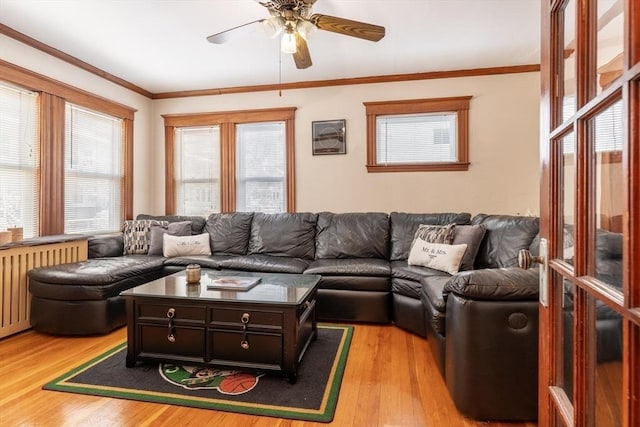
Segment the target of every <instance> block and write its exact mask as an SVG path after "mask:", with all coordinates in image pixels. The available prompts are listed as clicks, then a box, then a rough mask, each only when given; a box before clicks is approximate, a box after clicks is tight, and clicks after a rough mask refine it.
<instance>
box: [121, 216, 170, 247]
mask: <svg viewBox="0 0 640 427" xmlns="http://www.w3.org/2000/svg"><path fill="white" fill-rule="evenodd" d="M152 225H160V226H163V227H166V226H168V225H169V222H168V221H156V220H155V219H139V220H130V221H125V222H124V230H123V232H124V235H123V240H124V251H123V255H142V254H146V253H147V252H149V244H150V242H151V226H152Z"/></svg>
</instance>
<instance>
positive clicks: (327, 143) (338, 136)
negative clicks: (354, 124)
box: [311, 119, 347, 156]
mask: <svg viewBox="0 0 640 427" xmlns="http://www.w3.org/2000/svg"><path fill="white" fill-rule="evenodd" d="M311 128H312V135H313V142H312V143H313V155H314V156H315V155H322V154H346V153H347V138H346V134H347V124H346V120H344V119H343V120H324V121H321V122H312V123H311Z"/></svg>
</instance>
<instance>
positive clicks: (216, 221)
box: [204, 212, 253, 255]
mask: <svg viewBox="0 0 640 427" xmlns="http://www.w3.org/2000/svg"><path fill="white" fill-rule="evenodd" d="M252 218H253V213H252V212H233V213H214V214H211V215H209V218H207V223H206V225H205V226H204V231H205V233H209V239H210V245H211V251H212V252H213V253H214V254H216V255H245V254H246V253H247V248H248V246H249V236H250V235H251V220H252Z"/></svg>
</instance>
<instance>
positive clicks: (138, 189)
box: [0, 34, 155, 213]
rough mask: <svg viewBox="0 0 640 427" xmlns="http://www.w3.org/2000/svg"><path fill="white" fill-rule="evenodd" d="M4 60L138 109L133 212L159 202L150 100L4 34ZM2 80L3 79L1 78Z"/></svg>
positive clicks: (0, 54)
mask: <svg viewBox="0 0 640 427" xmlns="http://www.w3.org/2000/svg"><path fill="white" fill-rule="evenodd" d="M0 59H2V60H4V61H7V62H10V63H12V64H15V65H18V66H20V67H23V68H26V69H28V70H31V71H34V72H36V73H39V74H42V75H45V76H47V77H50V78H53V79H55V80H58V81H61V82H64V83H67V84H69V85H71V86H74V87H76V88H79V89H83V90H85V91H87V92H91V93H93V94H96V95H99V96H101V97H103V98H106V99H109V100H111V101H115V102H118V103H120V104H123V105H126V106H128V107H131V108H135V109H136V110H138V111H137V112H136V113H135V116H134V126H133V132H134V134H133V140H134V153H133V155H134V162H135V168H134V177H133V209H134V212H136V213H137V212H145V211H148V210H150V209H152V207H153V204H154V202H155V200H154V199H155V197H154V192H155V188H154V187H155V183H154V181H153V179H152V177H153V174H152V173H151V170H152V169H154V168H155V164H153V163H152V162H151V160H150V159H149V156H147V154H146V153H148V152H149V151H150V147H149V143H150V141H151V137H150V132H151V123H152V121H151V100H150V99H149V98H147V97H145V96H142V95H139V94H137V93H135V92H132V91H130V90H128V89H125V88H123V87H122V86H119V85H116V84H114V83H111V82H109V81H107V80H105V79H103V78H101V77H98V76H96V75H94V74H91V73H88V72H86V71H83V70H81V69H79V68H77V67H75V66H73V65H70V64H68V63H66V62H64V61H61V60H59V59H56V58H54V57H52V56H50V55H47V54H45V53H43V52H41V51H39V50H37V49H33V48H30V47H28V46H26V45H24V44H22V43H20V42H18V41H16V40H14V39H12V38H9V37H6V36H4V35H2V34H0ZM0 79H2V76H1V75H0Z"/></svg>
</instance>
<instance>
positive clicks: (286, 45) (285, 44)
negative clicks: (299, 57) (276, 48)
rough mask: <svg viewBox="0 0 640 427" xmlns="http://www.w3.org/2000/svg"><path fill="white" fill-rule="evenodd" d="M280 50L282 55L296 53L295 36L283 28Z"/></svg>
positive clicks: (292, 32) (289, 30)
mask: <svg viewBox="0 0 640 427" xmlns="http://www.w3.org/2000/svg"><path fill="white" fill-rule="evenodd" d="M280 50H281V51H282V52H283V53H296V50H297V47H296V35H295V33H294V31H293V30H291V29H289V28H285V30H284V33H283V34H282V39H281V40H280Z"/></svg>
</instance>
